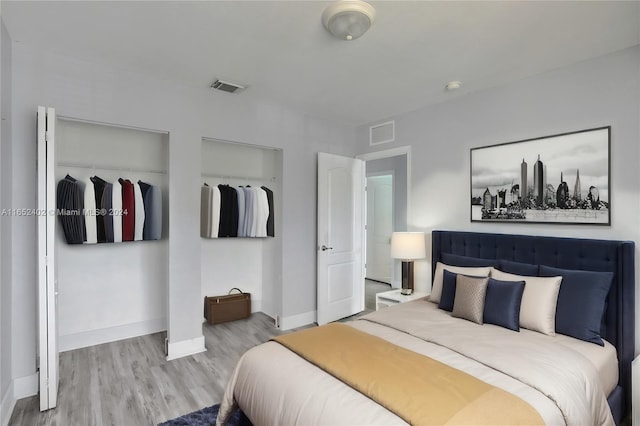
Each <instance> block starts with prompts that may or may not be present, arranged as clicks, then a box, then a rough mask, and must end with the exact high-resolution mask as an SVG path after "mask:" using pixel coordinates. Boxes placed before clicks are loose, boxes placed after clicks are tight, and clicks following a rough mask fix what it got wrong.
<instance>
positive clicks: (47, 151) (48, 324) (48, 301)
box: [37, 107, 58, 411]
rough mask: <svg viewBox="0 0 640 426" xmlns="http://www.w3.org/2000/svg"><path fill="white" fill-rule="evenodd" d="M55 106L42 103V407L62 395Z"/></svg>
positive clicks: (39, 256) (40, 252) (40, 200)
mask: <svg viewBox="0 0 640 426" xmlns="http://www.w3.org/2000/svg"><path fill="white" fill-rule="evenodd" d="M55 121H56V113H55V110H54V109H53V108H45V107H38V130H37V133H38V141H37V143H38V149H37V150H38V160H37V161H38V352H39V353H38V355H39V360H40V364H39V365H40V367H39V368H40V377H39V379H40V411H44V410H48V409H50V408H54V407H55V406H56V404H57V399H58V333H57V313H56V304H57V277H56V272H55V266H56V262H55V237H56V235H55V231H56V214H55V211H56V181H55V174H54V169H55V155H54V152H55Z"/></svg>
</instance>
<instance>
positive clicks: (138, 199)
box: [133, 182, 145, 241]
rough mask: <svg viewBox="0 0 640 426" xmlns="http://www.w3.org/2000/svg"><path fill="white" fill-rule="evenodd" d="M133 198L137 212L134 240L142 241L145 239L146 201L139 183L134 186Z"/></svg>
mask: <svg viewBox="0 0 640 426" xmlns="http://www.w3.org/2000/svg"><path fill="white" fill-rule="evenodd" d="M133 196H134V200H135V206H136V208H135V212H136V218H135V222H134V232H133V240H134V241H142V239H143V231H144V218H145V212H144V199H143V198H142V189H140V184H139V183H138V182H136V183H134V184H133Z"/></svg>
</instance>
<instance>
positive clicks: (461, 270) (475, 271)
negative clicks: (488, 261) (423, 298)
mask: <svg viewBox="0 0 640 426" xmlns="http://www.w3.org/2000/svg"><path fill="white" fill-rule="evenodd" d="M445 269H446V270H447V271H449V272H453V273H455V274H463V275H472V276H474V277H488V276H489V274H490V273H491V270H492V269H493V268H492V267H491V266H487V267H483V268H469V267H463V266H450V265H445V264H444V263H441V262H438V263H436V271H435V273H434V274H433V285H432V286H431V294H430V295H429V301H430V302H433V303H440V297H441V296H442V276H443V275H444V270H445Z"/></svg>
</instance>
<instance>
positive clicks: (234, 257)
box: [200, 138, 283, 327]
mask: <svg viewBox="0 0 640 426" xmlns="http://www.w3.org/2000/svg"><path fill="white" fill-rule="evenodd" d="M201 154H202V155H201V182H200V185H201V196H202V194H203V193H205V192H207V191H208V188H214V189H217V190H218V191H220V190H222V193H221V194H222V196H223V197H224V195H225V191H227V192H228V191H229V189H230V188H231V189H232V190H236V193H238V192H240V191H243V189H244V192H243V194H246V193H247V190H249V189H250V188H253V190H254V191H257V192H260V193H262V192H263V191H266V192H267V193H268V194H269V199H270V203H269V216H270V218H269V220H268V231H265V230H264V229H261V228H262V227H264V224H263V223H262V222H260V224H258V225H256V223H255V222H254V228H253V230H251V228H250V227H249V228H247V227H246V226H247V224H245V228H244V230H243V229H239V230H236V229H235V228H234V229H233V230H231V231H229V229H228V228H229V226H230V225H229V224H228V223H227V224H225V217H227V218H228V216H229V214H225V212H224V208H225V207H224V206H223V207H222V216H223V217H214V218H213V221H216V220H218V221H220V222H219V224H220V226H221V227H220V228H218V229H213V230H212V229H208V232H203V226H205V227H206V226H207V224H206V223H203V222H202V219H203V216H202V213H203V212H202V211H201V238H200V239H201V247H202V249H201V256H202V257H201V268H202V269H201V274H202V275H201V277H202V279H201V283H202V284H201V287H202V298H203V300H204V297H205V296H217V295H226V294H228V293H229V291H230V290H231V289H232V288H238V289H240V290H241V291H242V292H244V293H250V294H251V312H262V313H264V314H266V315H268V316H269V317H271V318H272V320H273V324H274V326H276V327H278V326H279V318H280V316H281V314H282V268H283V265H282V155H283V152H282V150H281V149H278V148H272V147H266V146H259V145H253V144H246V143H239V142H232V141H226V140H220V139H213V138H203V139H202V150H201ZM207 187H208V188H207ZM203 189H204V190H205V192H203ZM231 192H232V193H233V191H231ZM232 195H234V194H232ZM247 196H248V195H247ZM222 201H223V202H224V200H222ZM247 201H248V199H247ZM233 203H234V204H235V203H237V195H236V197H233ZM214 204H215V203H214ZM202 205H203V204H202V200H201V207H202ZM244 207H245V206H244V204H243V206H238V207H237V208H236V207H235V206H234V210H233V212H232V213H231V215H232V216H233V215H238V214H239V210H240V209H244ZM246 207H247V208H249V206H248V205H247V206H246ZM217 208H218V209H219V208H220V207H217ZM213 210H214V211H215V210H216V208H215V207H214V209H213ZM227 213H228V212H227ZM205 218H206V215H205ZM247 218H248V217H247ZM248 219H249V218H248ZM249 220H250V219H249ZM205 222H206V221H205ZM214 225H215V224H214ZM238 225H240V226H241V227H242V220H235V221H232V225H231V227H237V226H238ZM256 226H257V227H258V228H256ZM213 228H216V227H215V226H213ZM223 228H224V231H223ZM205 324H206V323H205ZM205 327H206V326H205Z"/></svg>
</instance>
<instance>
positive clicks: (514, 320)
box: [483, 278, 524, 331]
mask: <svg viewBox="0 0 640 426" xmlns="http://www.w3.org/2000/svg"><path fill="white" fill-rule="evenodd" d="M523 293H524V281H499V280H496V279H494V278H489V283H488V285H487V294H486V296H485V299H484V318H483V321H484V322H485V323H487V324H495V325H499V326H500V327H504V328H508V329H510V330H514V331H520V304H521V303H522V294H523Z"/></svg>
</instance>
